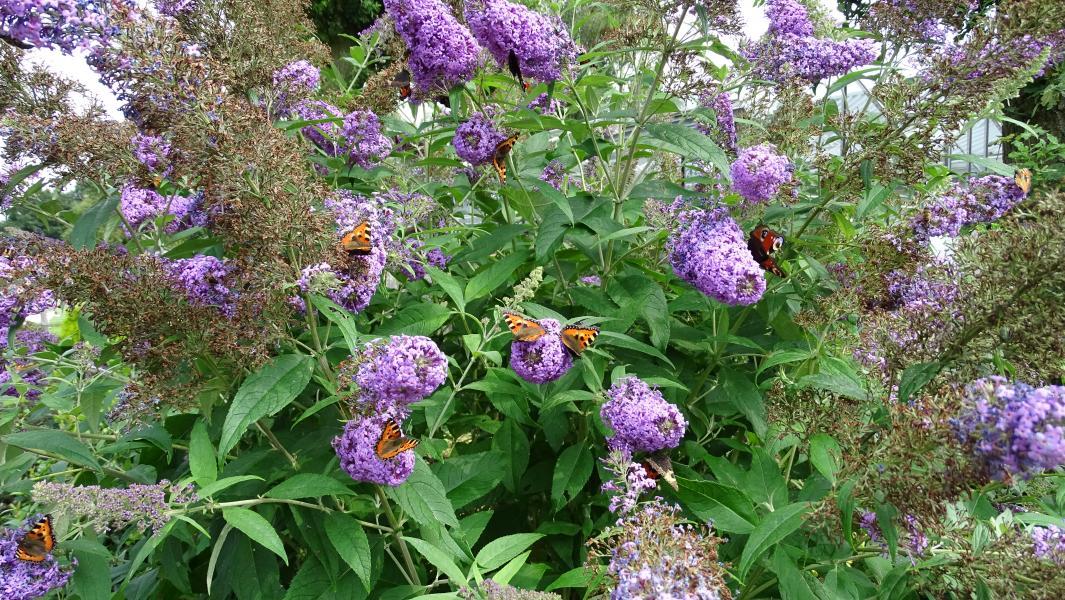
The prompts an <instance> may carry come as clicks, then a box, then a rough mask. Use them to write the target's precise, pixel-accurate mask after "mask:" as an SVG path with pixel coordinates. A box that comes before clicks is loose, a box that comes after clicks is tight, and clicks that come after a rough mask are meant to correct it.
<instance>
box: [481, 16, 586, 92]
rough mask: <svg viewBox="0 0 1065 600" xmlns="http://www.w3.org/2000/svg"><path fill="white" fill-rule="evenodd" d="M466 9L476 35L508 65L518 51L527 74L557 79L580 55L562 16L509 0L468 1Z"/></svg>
mask: <svg viewBox="0 0 1065 600" xmlns="http://www.w3.org/2000/svg"><path fill="white" fill-rule="evenodd" d="M464 12H465V14H466V22H467V23H469V25H470V30H471V31H473V35H474V36H476V37H477V41H479V42H480V43H481V45H482V46H484V47H485V48H486V49H488V52H489V53H490V54H491V55H492V58H494V59H495V61H496V63H497V64H498V65H499V66H500V67H506V66H508V59H509V57H510V53H511V52H514V54H515V55H516V56H517V58H518V64H519V66H520V68H521V73H522V75H523V76H525V77H532V78H535V79H539V80H540V81H555V80H556V79H558V77H559V74H560V73H561V71H562V68H563V67H564V66H567V65H569V64H570V63H572V62H573V60H574V58H575V57H576V56H577V48H576V46H575V45H574V43H573V40H572V39H570V36H569V33H568V32H567V31H566V26H565V25H564V24H563V23H562V21H561V20H560V19H559V18H558V17H548V16H545V15H541V14H540V13H537V12H533V11H531V10H529V9H528V8H526V7H524V6H522V5H520V4H514V3H513V2H507V0H479V1H475V2H467V3H466V9H465V11H464Z"/></svg>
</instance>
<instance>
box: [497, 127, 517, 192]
mask: <svg viewBox="0 0 1065 600" xmlns="http://www.w3.org/2000/svg"><path fill="white" fill-rule="evenodd" d="M517 141H518V134H514V135H512V136H510V137H508V138H507V139H505V140H503V141H502V142H499V144H497V145H496V149H495V152H493V153H492V166H493V167H495V168H496V173H497V174H499V183H500V185H502V184H504V183H506V182H507V155H508V154H510V149H511V148H513V147H514V144H515V143H516V142H517Z"/></svg>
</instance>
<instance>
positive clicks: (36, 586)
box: [0, 517, 77, 600]
mask: <svg viewBox="0 0 1065 600" xmlns="http://www.w3.org/2000/svg"><path fill="white" fill-rule="evenodd" d="M38 519H39V517H35V518H32V519H29V520H27V521H26V525H25V529H5V530H4V531H3V533H0V597H2V598H4V600H35V599H36V598H42V597H44V596H46V595H47V594H48V593H49V592H51V591H52V590H57V589H60V588H62V587H64V586H66V584H67V581H69V580H70V576H71V575H73V573H74V567H76V566H77V562H76V561H74V562H72V563H71V566H70V568H63V567H61V566H60V565H59V563H58V562H56V559H55V557H54V556H51V555H49V556H48V558H46V559H45V560H44V561H42V562H38V563H35V562H29V561H25V560H19V559H18V558H16V557H15V553H16V552H17V551H18V545H19V542H20V541H21V540H22V538H23V536H24V535H26V531H28V530H29V529H30V528H32V527H33V525H34V524H36V523H37V521H38Z"/></svg>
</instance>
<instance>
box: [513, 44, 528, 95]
mask: <svg viewBox="0 0 1065 600" xmlns="http://www.w3.org/2000/svg"><path fill="white" fill-rule="evenodd" d="M507 67H508V68H509V69H510V74H511V75H513V76H514V77H516V78H517V80H518V83H519V84H521V89H523V90H525V91H526V92H527V91H529V88H530V87H531V86H530V85H529V84H528V83H525V77H523V76H522V74H521V62H520V61H519V60H518V55H517V54H514V51H513V50H511V51H510V53H509V54H507Z"/></svg>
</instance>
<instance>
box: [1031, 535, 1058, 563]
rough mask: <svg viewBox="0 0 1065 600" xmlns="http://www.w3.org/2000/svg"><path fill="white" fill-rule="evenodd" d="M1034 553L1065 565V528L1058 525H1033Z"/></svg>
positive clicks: (1036, 555)
mask: <svg viewBox="0 0 1065 600" xmlns="http://www.w3.org/2000/svg"><path fill="white" fill-rule="evenodd" d="M1032 554H1033V555H1035V557H1036V558H1042V559H1044V560H1049V561H1051V562H1055V563H1057V564H1059V565H1062V566H1065V528H1062V527H1058V526H1057V525H1048V526H1046V527H1033V528H1032Z"/></svg>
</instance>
